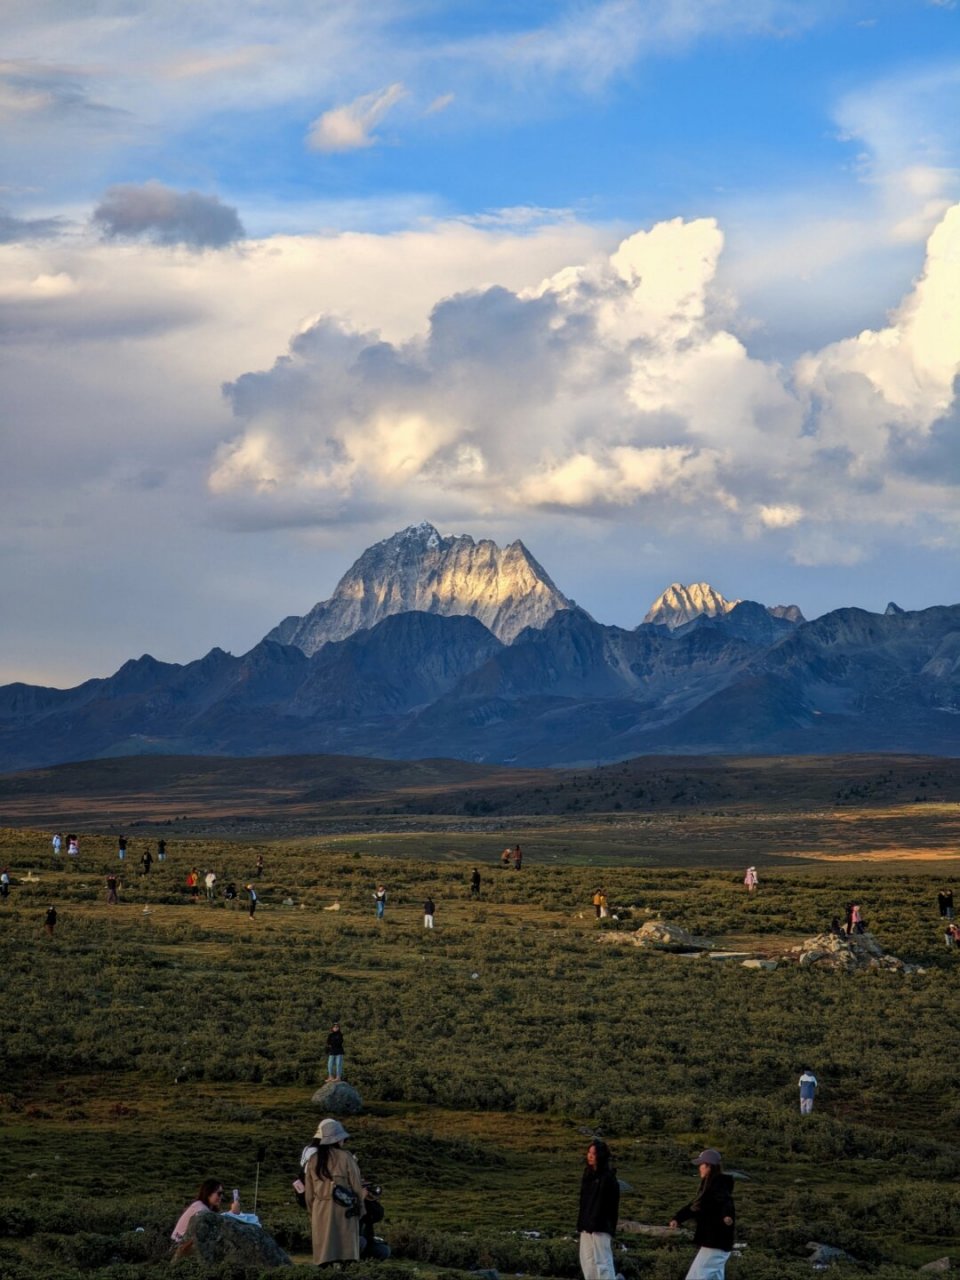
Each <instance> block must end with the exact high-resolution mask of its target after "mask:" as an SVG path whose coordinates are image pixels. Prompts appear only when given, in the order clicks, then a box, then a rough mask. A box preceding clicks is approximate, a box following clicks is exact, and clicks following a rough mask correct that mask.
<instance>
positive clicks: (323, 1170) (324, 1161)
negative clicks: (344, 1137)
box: [317, 1142, 341, 1181]
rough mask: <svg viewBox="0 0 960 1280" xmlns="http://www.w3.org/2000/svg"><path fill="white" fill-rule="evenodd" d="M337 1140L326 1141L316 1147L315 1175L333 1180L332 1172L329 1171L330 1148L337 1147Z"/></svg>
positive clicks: (338, 1144)
mask: <svg viewBox="0 0 960 1280" xmlns="http://www.w3.org/2000/svg"><path fill="white" fill-rule="evenodd" d="M340 1145H341V1144H340V1143H339V1142H328V1143H325V1144H324V1146H322V1147H317V1177H318V1178H326V1179H327V1180H328V1181H332V1180H333V1174H332V1173H331V1172H330V1150H331V1148H332V1147H339V1146H340Z"/></svg>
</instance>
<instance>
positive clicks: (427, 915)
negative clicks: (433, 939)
mask: <svg viewBox="0 0 960 1280" xmlns="http://www.w3.org/2000/svg"><path fill="white" fill-rule="evenodd" d="M436 909H437V908H436V905H435V903H434V901H433V898H431V897H430V895H429V893H428V894H427V896H426V898H425V899H424V902H423V927H424V928H425V929H432V928H433V913H434V912H435V911H436Z"/></svg>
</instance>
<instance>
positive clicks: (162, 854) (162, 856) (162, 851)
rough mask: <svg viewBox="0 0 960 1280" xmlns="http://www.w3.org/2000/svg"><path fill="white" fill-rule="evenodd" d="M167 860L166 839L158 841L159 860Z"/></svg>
mask: <svg viewBox="0 0 960 1280" xmlns="http://www.w3.org/2000/svg"><path fill="white" fill-rule="evenodd" d="M166 860H167V842H166V840H158V841H157V861H158V862H166Z"/></svg>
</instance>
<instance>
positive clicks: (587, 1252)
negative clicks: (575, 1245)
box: [580, 1231, 616, 1280]
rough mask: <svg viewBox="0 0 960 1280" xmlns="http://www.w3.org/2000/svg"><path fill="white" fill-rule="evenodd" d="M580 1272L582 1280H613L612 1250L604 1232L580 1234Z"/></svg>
mask: <svg viewBox="0 0 960 1280" xmlns="http://www.w3.org/2000/svg"><path fill="white" fill-rule="evenodd" d="M580 1270H581V1271H582V1272H583V1280H614V1276H615V1275H616V1268H615V1267H614V1265H613V1249H612V1248H611V1246H610V1237H609V1235H608V1234H607V1232H606V1231H581V1232H580Z"/></svg>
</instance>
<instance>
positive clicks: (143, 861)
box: [140, 848, 153, 876]
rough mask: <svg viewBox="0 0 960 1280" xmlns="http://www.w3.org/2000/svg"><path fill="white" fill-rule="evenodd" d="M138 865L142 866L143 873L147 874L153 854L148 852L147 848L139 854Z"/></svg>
mask: <svg viewBox="0 0 960 1280" xmlns="http://www.w3.org/2000/svg"><path fill="white" fill-rule="evenodd" d="M140 866H141V867H142V868H143V874H144V875H145V876H148V875H149V874H150V868H151V867H152V866H153V854H152V853H151V852H150V850H149V848H147V849H144V851H143V853H142V854H141V855H140Z"/></svg>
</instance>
